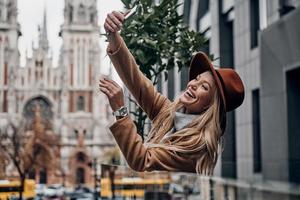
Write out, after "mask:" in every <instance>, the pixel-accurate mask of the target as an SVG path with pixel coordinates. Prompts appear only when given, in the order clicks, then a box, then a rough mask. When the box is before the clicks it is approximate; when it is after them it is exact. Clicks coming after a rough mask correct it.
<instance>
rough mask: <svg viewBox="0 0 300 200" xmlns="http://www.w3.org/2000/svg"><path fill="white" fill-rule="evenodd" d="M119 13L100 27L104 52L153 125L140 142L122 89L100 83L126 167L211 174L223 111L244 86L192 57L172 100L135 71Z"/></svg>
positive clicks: (233, 75)
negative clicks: (104, 37)
mask: <svg viewBox="0 0 300 200" xmlns="http://www.w3.org/2000/svg"><path fill="white" fill-rule="evenodd" d="M123 21H124V15H123V14H122V13H119V12H112V13H110V14H109V15H108V16H107V18H106V21H105V24H104V27H105V30H106V31H107V33H109V34H108V42H109V45H108V49H107V53H108V55H109V56H110V59H111V61H112V63H113V65H114V67H115V69H116V71H117V72H118V74H119V76H120V77H121V79H122V81H123V82H124V84H125V85H126V87H127V88H128V89H129V91H130V92H131V94H132V95H133V96H134V97H135V99H136V100H137V102H138V103H139V105H140V106H141V107H142V108H143V110H144V111H145V112H146V113H147V115H148V117H149V118H150V120H151V121H152V129H151V131H150V133H149V136H148V138H147V139H146V142H145V143H143V141H142V139H141V137H140V136H139V135H138V134H137V129H136V126H135V124H134V122H133V121H132V119H131V118H130V117H129V115H128V114H127V109H126V107H125V106H124V100H123V91H122V89H121V88H120V87H119V86H118V85H117V84H116V83H115V82H114V81H112V80H109V79H101V80H100V83H99V88H100V90H101V91H102V92H103V93H104V94H105V95H106V96H107V97H108V100H109V103H110V105H111V108H112V110H113V111H114V114H115V115H116V117H117V120H116V122H115V123H114V124H113V125H112V126H111V127H110V130H111V132H112V134H113V136H114V137H115V140H116V141H117V143H118V145H119V147H120V149H121V151H122V153H123V154H124V156H125V158H126V160H127V163H128V165H129V166H130V167H131V168H132V169H134V170H136V171H152V170H166V171H184V172H196V173H199V174H206V175H211V174H212V173H213V170H214V167H215V165H216V162H217V159H218V153H219V145H220V138H221V136H222V135H223V133H224V130H225V122H226V117H225V116H226V112H228V111H231V110H234V109H235V108H237V107H238V106H239V105H241V104H242V102H243V99H244V86H243V83H242V81H241V79H240V77H239V75H238V74H237V73H236V72H235V71H234V70H232V69H218V70H215V69H214V67H213V66H212V64H211V61H210V60H209V58H208V57H207V56H206V55H205V54H204V53H203V52H198V53H196V54H195V56H193V58H192V61H191V64H190V71H189V82H188V84H187V87H186V90H185V91H184V92H183V93H182V94H181V95H180V96H179V97H177V98H176V99H175V101H174V102H171V101H170V100H169V99H168V98H167V97H165V96H163V95H162V94H160V93H159V92H157V91H156V89H155V87H154V86H153V84H152V82H151V81H150V80H148V79H147V78H146V77H145V76H144V75H143V74H142V73H141V71H140V70H139V68H138V66H137V64H136V62H135V59H134V57H133V56H132V54H131V53H130V51H129V50H128V48H127V47H126V44H125V43H124V41H123V39H122V38H121V36H120V34H119V33H118V31H119V30H120V29H121V27H122V23H123Z"/></svg>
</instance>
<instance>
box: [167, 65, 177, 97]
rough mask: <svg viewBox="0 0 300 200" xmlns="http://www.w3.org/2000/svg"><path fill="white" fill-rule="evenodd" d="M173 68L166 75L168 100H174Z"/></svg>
mask: <svg viewBox="0 0 300 200" xmlns="http://www.w3.org/2000/svg"><path fill="white" fill-rule="evenodd" d="M174 87H175V82H174V68H173V69H170V70H169V73H168V97H169V99H174Z"/></svg>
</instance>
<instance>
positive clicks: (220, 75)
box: [189, 51, 245, 112]
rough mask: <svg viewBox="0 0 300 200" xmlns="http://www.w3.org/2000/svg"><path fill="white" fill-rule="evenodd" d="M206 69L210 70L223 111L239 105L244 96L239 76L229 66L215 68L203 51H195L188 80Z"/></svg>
mask: <svg viewBox="0 0 300 200" xmlns="http://www.w3.org/2000/svg"><path fill="white" fill-rule="evenodd" d="M208 70H209V71H211V72H212V75H213V78H214V80H215V82H216V86H217V89H218V91H219V94H220V96H221V100H222V102H223V105H224V108H225V111H226V112H229V111H232V110H234V109H236V108H237V107H239V106H240V105H241V104H242V103H243V100H244V96H245V92H244V85H243V82H242V80H241V78H240V76H239V75H238V74H237V72H236V71H235V70H233V69H231V68H221V69H215V68H214V67H213V65H212V62H211V60H210V59H209V58H208V56H207V55H206V54H205V53H204V52H201V51H200V52H197V53H196V54H195V55H194V56H193V58H192V61H191V64H190V71H189V80H192V79H195V78H196V77H197V76H198V74H201V73H203V72H205V71H208Z"/></svg>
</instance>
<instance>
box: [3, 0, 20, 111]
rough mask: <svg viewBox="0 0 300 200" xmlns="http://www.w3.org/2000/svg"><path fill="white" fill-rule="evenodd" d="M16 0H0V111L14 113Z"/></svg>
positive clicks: (16, 54) (18, 28) (16, 31)
mask: <svg viewBox="0 0 300 200" xmlns="http://www.w3.org/2000/svg"><path fill="white" fill-rule="evenodd" d="M20 35H21V32H20V26H19V24H18V23H17V0H0V112H3V113H9V114H10V116H14V115H13V114H14V113H15V109H16V106H15V101H16V99H15V91H14V77H15V73H16V68H17V67H18V65H19V59H18V58H19V51H18V38H19V36H20Z"/></svg>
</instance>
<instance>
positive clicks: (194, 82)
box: [188, 80, 198, 90]
mask: <svg viewBox="0 0 300 200" xmlns="http://www.w3.org/2000/svg"><path fill="white" fill-rule="evenodd" d="M197 87H198V84H197V81H195V80H192V81H190V82H189V84H188V88H191V89H192V90H197Z"/></svg>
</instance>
